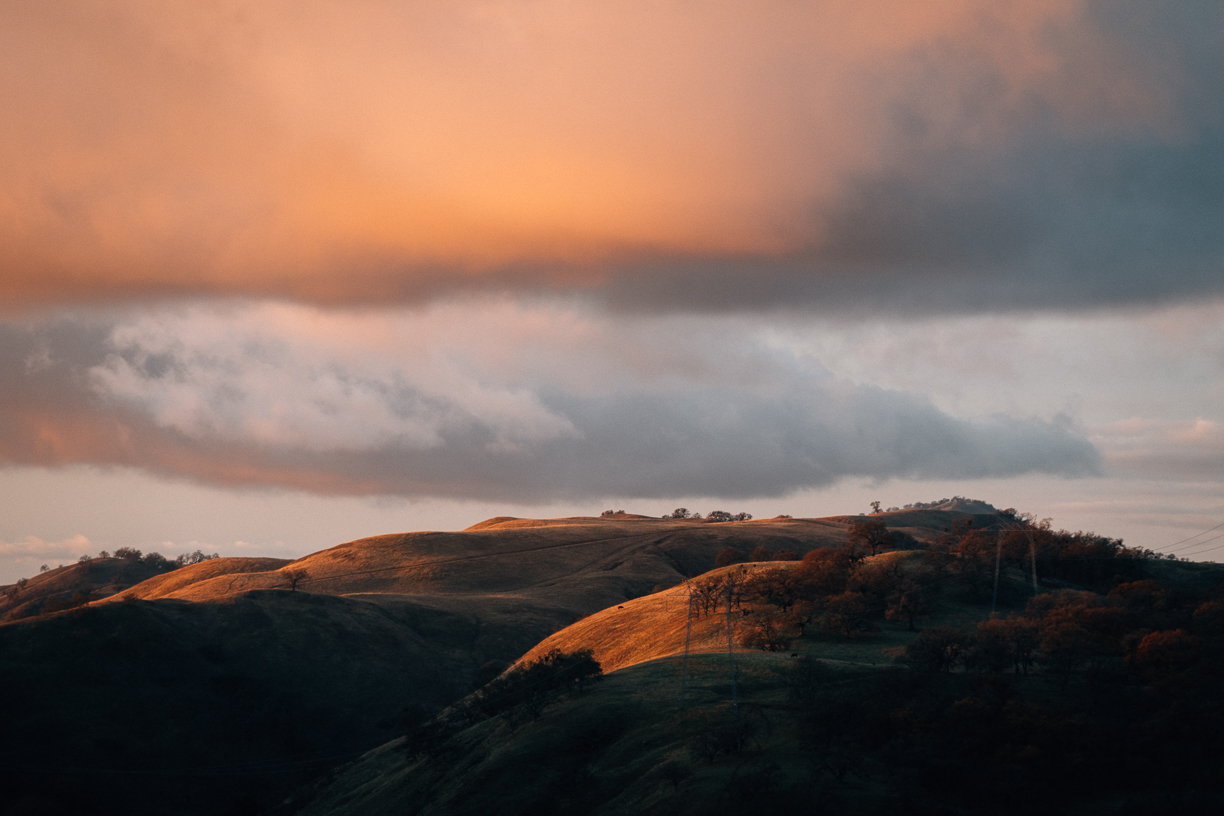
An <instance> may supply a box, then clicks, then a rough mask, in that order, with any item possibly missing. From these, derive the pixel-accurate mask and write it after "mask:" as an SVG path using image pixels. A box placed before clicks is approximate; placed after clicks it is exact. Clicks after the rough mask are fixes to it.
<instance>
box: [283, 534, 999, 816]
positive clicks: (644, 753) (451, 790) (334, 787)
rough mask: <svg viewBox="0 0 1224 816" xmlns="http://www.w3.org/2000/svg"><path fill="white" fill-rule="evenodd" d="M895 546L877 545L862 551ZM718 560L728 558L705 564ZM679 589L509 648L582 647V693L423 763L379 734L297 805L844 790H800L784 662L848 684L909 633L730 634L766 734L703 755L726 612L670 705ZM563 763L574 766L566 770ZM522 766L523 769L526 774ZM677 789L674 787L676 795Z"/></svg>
mask: <svg viewBox="0 0 1224 816" xmlns="http://www.w3.org/2000/svg"><path fill="white" fill-rule="evenodd" d="M904 557H905V555H904V554H903V553H887V554H882V555H880V556H877V557H876V559H875V560H878V561H884V560H888V559H894V558H904ZM793 567H794V564H793V563H784V562H782V563H779V562H770V563H763V564H749V565H743V568H746V569H749V570H758V569H791V568H793ZM727 569H741V565H736V566H732V567H727V568H723V569H719V570H714V571H712V573H711V574H715V575H716V574H718V573H720V572H723V571H725V570H727ZM686 598H687V593H686V591H685V589H684V587H683V586H680V587H675V588H672V589H669V590H665V591H662V592H659V593H655V594H653V595H650V596H648V597H644V598H639V599H635V600H631V601H627V602H626V603H624V604H618V605H617V606H614V607H611V608H609V609H605V610H602V611H600V612H598V613H596V614H593V615H591V616H589V617H587V618H584V619H583V620H580V621H578V622H577V623H575V624H573V625H571V626H569V627H567V628H565V629H563V630H561V631H560V632H557V633H555V634H554V635H552V636H550V637H549V638H546V639H545V640H544V641H542V642H541V643H540V644H539V645H537V646H536V647H535V648H534V649H532V650H531V651H530V652H528V653H527V654H526V655H524V657H523V658H522V660H523V661H526V660H530V659H532V658H533V657H536V656H539V655H541V654H543V653H545V652H546V651H548V650H549V649H551V648H560V649H562V650H563V651H573V650H575V649H580V648H590V649H592V650H593V651H594V653H595V657H596V659H597V660H599V661H600V663H601V665H603V666H604V668H605V671H606V672H609V673H610V674H609V675H608V676H607V677H606V678H605V680H604V681H603V683H601V684H600V685H598V686H596V687H595V689H594V690H593V691H591V692H589V693H588V694H586V695H584V696H582V697H580V698H578V699H575V700H570V701H567V702H564V703H562V704H561V705H559V706H557V707H556V708H555V709H549V710H548V711H547V712H546V713H545V715H544V716H543V717H542V718H541V719H540V720H539V721H538V722H532V723H525V724H523V723H520V724H519V725H518V727H517V728H516V727H512V726H511V724H509V723H507V722H506V721H503V720H501V719H498V720H495V721H492V722H486V723H483V724H480V725H478V726H475V727H474V728H472V729H469V731H468V732H464V733H463V734H462V735H461V736H460V738H459V740H458V742H457V743H456V744H455V746H452V751H451V752H446V753H443V754H441V755H439V757H438V758H435V759H434V760H409V759H408V758H407V757H406V756H405V755H404V754H403V753H402V752H401V751H397V750H395V748H396V746H397V745H399V743H400V741H395V742H393V743H390V744H389V745H386V746H383V747H382V748H380V749H378V750H376V751H373V752H371V753H370V754H368V755H366V756H365V757H363V758H362V759H361V760H360V761H358V762H356V763H353V764H352V765H351V766H349V767H347V768H345V769H344V770H343V771H342V772H341V773H339V774H338V775H337V776H336V778H335V779H334V780H333V781H332V782H331V783H330V784H329V785H326V786H323V787H322V788H320V790H319V791H317V792H316V794H315V798H314V799H313V800H311V801H310V803H309V806H308V807H306V808H305V809H304V810H302V816H355V814H363V816H366V815H367V814H368V816H377V814H384V813H385V814H391V813H397V814H398V813H405V812H408V813H412V812H419V813H421V814H442V813H446V814H452V813H453V814H466V813H473V814H475V813H481V812H491V811H496V812H499V813H511V814H512V813H524V814H527V813H542V812H548V808H549V806H550V805H549V803H550V802H552V801H553V800H554V798H555V796H556V794H557V791H560V792H561V793H560V795H561V796H562V797H565V796H569V795H572V796H576V797H579V798H580V799H582V801H581V802H578V801H577V800H575V802H573V803H572V804H574V806H575V807H579V810H578V811H577V812H583V813H586V812H590V813H609V814H612V813H639V812H640V813H651V812H659V813H664V812H666V813H713V812H723V810H722V808H723V807H724V806H726V808H727V809H728V810H727V812H740V813H742V812H743V811H742V807H743V806H744V804H743V803H728V801H727V798H726V796H725V790H726V788H727V786H728V785H729V784H732V783H733V780H735V779H738V778H739V776H738V775H740V774H748V773H751V772H753V771H754V769H756V770H759V769H760V768H764V767H767V766H769V765H771V764H777V765H778V766H779V768H780V771H779V773H780V775H781V776H780V778H781V779H784V780H786V781H785V782H781V783H778V784H780V785H781V786H782V787H781V788H780V789H779V791H778V793H779V795H780V796H781V797H782V799H784V800H785V801H786V803H787V807H791V808H793V807H797V806H799V805H802V804H803V803H805V802H806V803H809V804H812V803H815V801H816V800H815V799H812V798H811V797H813V796H815V795H816V794H817V793H819V795H820V796H826V797H827V796H833V797H834V798H835V799H844V798H846V797H845V794H846V792H845V791H841V792H835V791H832V790H826V788H827V787H828V786H827V785H826V784H825V782H819V783H818V784H815V786H814V787H813V784H814V783H813V770H812V767H811V766H810V761H809V759H808V758H805V757H804V756H802V754H801V753H800V752H799V751H798V747H797V742H796V740H797V736H796V734H795V733H794V729H793V722H791V719H792V718H791V716H790V715H789V714H788V711H789V710H790V706H789V705H788V703H787V700H786V687H785V686H786V672H787V671H788V670H789V667H790V666H791V665H792V664H793V663H794V660H795V657H794V656H795V655H797V656H800V657H803V656H812V657H816V658H819V659H820V660H821V661H823V662H825V663H826V664H827V665H829V666H832V667H835V668H836V669H837V670H839V671H842V672H847V674H846V677H847V678H848V681H849V682H854V680H853V678H854V677H856V676H859V673H863V672H867V673H870V672H872V671H873V670H877V669H879V668H882V667H887V666H892V665H893V664H894V656H895V655H896V654H897V653H898V652H899V651H900V650H901V649H903V648H904V646H905V645H907V644H908V643H909V642H910V641H911V640H912V639H913V638H914V637H916V635H917V633H915V632H909V631H907V629H906V627H905V626H904V625H903V624H899V623H889V622H884V623H883V624H882V625H881V628H880V631H879V632H877V633H874V634H870V635H865V636H860V637H856V638H854V639H850V640H846V639H845V638H842V637H840V636H837V635H829V634H823V633H820V632H814V631H809V633H808V634H807V635H806V636H805V637H803V638H799V639H796V640H795V641H794V642H793V643H792V644H791V647H790V648H789V649H788V650H786V651H785V652H781V653H776V654H769V653H764V652H759V651H747V650H744V649H743V648H742V647H740V646H739V645H738V643H736V644H735V646H734V661H735V664H736V667H737V678H738V685H737V691H738V693H739V697H740V701H741V703H742V704H743V705H744V706H745V710H746V711H750V712H753V713H752V716H755V717H759V718H761V728H762V729H763V731H762V734H764V733H766V732H767V733H768V737H767V738H766V737H764V736H761V737H760V738H761V739H763V740H764V743H763V745H762V746H760V747H759V750H754V751H753V752H751V754H750V755H749V756H748V757H746V758H745V759H744V760H736V761H734V762H729V761H719V762H715V763H714V764H712V765H706V764H704V763H703V762H701V761H699V760H698V759H696V758H695V755H694V753H693V750H692V742H693V738H694V734H695V733H697V732H698V731H700V729H702V728H705V727H707V726H708V725H709V718H711V717H714V718H719V717H723V716H724V715H726V716H729V715H728V714H727V711H726V710H725V709H726V707H727V704H728V703H729V701H730V698H731V683H730V679H729V678H730V659H731V658H730V657H729V656H728V653H727V650H728V647H727V631H726V624H727V618H726V615H725V614H724V613H719V614H714V615H709V616H705V617H700V616H697V617H694V620H693V632H692V641H691V645H690V658H689V665H688V688H687V691H686V696H687V703H688V705H687V709H688V710H687V711H686V712H683V713H682V712H680V711H679V710H678V702H679V691H680V677H681V672H682V663H683V661H682V657H681V656H682V655H683V652H684V642H685V625H686V618H687V601H686ZM989 611H990V610H989V606H988V605H987V606H983V605H981V604H975V603H969V602H964V601H961V600H957V599H951V598H948V599H945V601H944V602H943V603H942V604H941V605H940V609H939V610H938V612H937V613H936V614H935V615H933V616H931V617H930V618H927V619H926V620H924V621H923V625H925V626H930V625H937V624H942V623H947V624H951V625H956V626H961V627H965V626H969V625H971V622H973V621H976V620H980V619H982V618H984V617H986V616H988V615H989ZM1003 611H1008V610H1006V609H1005V610H1003ZM738 617H739V615H738V613H736V614H735V615H733V616H732V622H733V625H734V622H735V621H736V619H737V618H738ZM571 762H574V763H579V765H580V766H581V767H578V768H569V767H567V766H568V763H571ZM668 763H671V764H674V765H678V766H679V767H681V768H682V769H683V770H684V771H685V772H686V773H688V774H690V775H689V776H687V777H686V778H685V780H684V781H683V782H682V783H681V784H680V786H679V788H673V787H672V786H671V784H670V783H668V782H666V781H665V780H663V778H662V776H661V770H660V769H661V768H662V766H663V765H665V764H668ZM528 768H532V769H534V770H532V771H531V772H530V773H527V769H528ZM544 769H547V771H546V772H545V770H544ZM735 784H739V783H735ZM583 787H585V788H586V792H585V793H583V792H582V790H580V789H581V788H583ZM567 792H568V793H567ZM679 792H683V794H684V795H683V796H676V795H675V794H677V793H679ZM853 794H854V795H853V796H851V797H850V798H851V799H853V800H855V801H859V800H862V801H865V802H867V803H868V804H871V803H876V802H877V801H878V800H879V798H880V797H881V796H882V795H883V791H881V790H875V789H870V790H856V791H854V792H853ZM601 797H602V798H601ZM605 799H606V801H604V800H605ZM597 802H602V803H603V804H599V805H598V806H597V805H596V803H597ZM758 804H760V803H759V802H758ZM860 804H861V802H860ZM873 806H874V805H873ZM847 807H850V805H847ZM414 808H421V809H420V810H419V811H418V810H414ZM737 809H738V810H737ZM851 810H853V808H852V807H851Z"/></svg>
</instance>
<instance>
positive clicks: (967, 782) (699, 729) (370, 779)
mask: <svg viewBox="0 0 1224 816" xmlns="http://www.w3.org/2000/svg"><path fill="white" fill-rule="evenodd" d="M973 541H975V539H974V537H973V536H969V535H966V536H963V537H962V539H961V542H960V543H965V542H973ZM1099 541H1108V540H1106V539H1100V540H1099ZM1083 544H1084V539H1083V536H1082V534H1067V533H1056V534H1050V536H1049V537H1048V539H1047V540H1046V541H1045V542H1044V544H1043V549H1044V550H1045V557H1046V558H1047V561H1046V562H1045V563H1044V565H1043V570H1048V574H1049V575H1050V576H1051V577H1050V578H1049V579H1048V581H1047V582H1046V583H1045V585H1044V586H1043V587H1042V591H1041V594H1039V595H1037V596H1032V595H1031V587H1029V586H1028V585H1027V583H1026V580H1025V575H1024V573H1023V571H1022V570H1020V569H1018V568H1017V567H1016V566H1015V565H1014V564H1011V565H1007V566H1006V568H1005V570H1004V575H1003V583H1004V584H1005V590H1006V591H1003V592H1001V593H1000V595H1001V597H1002V598H1004V599H1005V602H1004V603H1003V604H1001V607H1000V609H1001V612H1002V614H1003V616H1002V617H997V618H993V619H992V617H991V614H990V613H991V607H992V602H991V596H990V594H989V593H987V594H985V595H983V594H982V593H981V592H980V591H979V590H978V588H977V584H976V579H975V578H974V572H973V571H972V570H969V569H966V568H965V559H967V558H970V557H972V556H971V553H972V550H971V549H964V548H961V549H960V550H959V552H958V551H955V550H954V551H952V552H949V553H946V554H942V553H940V552H939V551H937V550H933V551H927V552H915V553H889V554H886V555H884V556H878V557H876V558H874V559H867V560H866V561H864V562H862V565H861V566H860V567H858V568H856V569H855V570H853V571H852V574H851V581H852V583H851V584H850V586H851V587H852V588H853V587H854V586H855V584H854V583H853V582H854V581H856V580H857V581H858V588H857V589H853V591H852V593H851V594H855V595H858V594H861V595H863V596H864V597H866V598H868V599H870V598H872V597H876V598H880V599H887V598H888V597H890V596H889V595H888V592H889V591H888V590H887V588H886V587H883V586H882V585H881V584H880V583H879V581H877V580H876V579H877V578H887V579H888V580H890V581H893V582H894V585H895V586H900V587H904V586H907V581H913V579H917V578H921V579H922V581H923V583H922V584H921V586H922V587H925V588H927V589H931V588H935V587H938V588H939V592H938V595H937V596H936V603H934V604H933V605H932V606H930V607H929V608H928V609H927V610H926V614H925V616H924V619H923V622H922V626H921V627H919V630H918V631H911V630H910V627H908V626H907V625H906V623H905V622H904V621H903V620H887V619H882V618H881V612H882V611H883V609H884V608H885V607H884V606H880V607H876V608H875V611H874V612H873V613H872V617H873V618H874V623H873V624H872V625H871V626H868V627H865V628H862V629H859V630H856V631H855V632H853V633H851V635H850V636H847V635H846V634H844V633H841V632H839V631H838V630H839V628H840V627H839V626H834V627H825V626H823V625H821V626H819V627H817V626H812V627H810V628H808V629H807V630H806V631H805V632H804V633H803V634H801V635H798V636H792V638H791V640H790V642H789V643H788V645H787V648H786V649H785V650H783V651H780V652H766V651H758V650H751V649H748V650H745V649H744V648H743V645H742V641H741V639H740V637H739V636H738V635H740V634H742V633H743V632H745V631H746V630H747V629H748V628H749V627H751V625H752V624H751V622H752V620H753V618H755V617H757V616H760V615H762V614H768V606H769V604H768V603H764V604H763V602H762V601H761V600H760V599H759V598H758V599H757V600H755V601H753V600H751V599H748V598H746V599H745V602H744V604H743V606H742V607H733V609H732V610H726V609H725V608H724V609H723V610H714V611H713V612H714V613H713V614H708V615H704V616H699V617H697V618H696V619H695V621H694V629H693V637H692V646H693V648H692V649H691V653H690V655H689V656H688V658H687V660H685V659H683V658H682V657H681V656H680V655H681V654H682V653H683V644H684V624H685V621H686V618H687V611H688V604H687V597H686V593H684V592H683V590H682V589H670V590H666V591H663V592H660V593H656V594H655V595H652V596H649V597H646V598H640V599H636V600H632V601H628V602H626V603H624V604H618V605H617V607H614V608H610V609H607V610H603V611H602V612H600V613H597V614H595V615H592V616H590V617H588V618H586V619H584V620H582V621H579V622H578V623H576V624H574V625H572V626H570V627H567V628H566V629H565V630H562V631H561V632H558V633H556V634H554V635H553V636H551V637H550V638H548V639H546V640H545V641H544V642H543V643H541V644H540V645H539V646H537V647H536V648H535V649H533V650H532V651H531V652H529V653H528V654H527V655H525V656H524V657H523V658H522V660H521V661H520V666H524V667H536V668H538V667H541V666H545V665H547V662H548V659H549V658H548V657H547V656H548V655H549V653H550V652H553V650H556V649H559V650H562V651H576V650H579V649H590V650H591V651H592V652H593V653H594V655H595V657H596V658H597V659H599V660H600V661H601V662H605V668H606V669H608V670H609V674H608V675H607V676H606V677H605V678H604V680H603V682H602V683H596V684H593V685H588V686H587V688H586V690H585V691H579V689H578V688H574V689H573V690H571V691H570V692H568V693H566V692H565V691H563V690H561V689H563V688H564V685H565V684H564V683H563V682H562V686H561V687H560V689H559V690H558V691H557V692H555V693H554V696H553V697H552V698H551V699H552V703H551V705H542V706H541V705H539V704H531V703H529V702H524V703H521V704H518V705H513V703H514V701H515V700H516V699H519V698H516V697H513V696H508V695H509V694H510V693H511V692H510V691H506V690H505V689H509V690H511V691H512V690H513V689H514V688H515V685H514V682H515V681H514V680H513V677H514V675H513V674H508V675H506V678H507V679H506V681H505V682H504V683H503V684H502V685H501V686H490V687H489V688H497V689H499V690H498V691H496V692H490V693H494V694H495V696H493V697H491V698H490V697H489V696H488V694H489V693H484V692H482V693H478V694H476V695H473V696H472V697H470V698H468V699H467V700H465V701H463V702H461V703H459V704H456V705H455V706H452V707H451V708H450V709H449V710H448V711H447V712H445V713H444V714H443V715H442V716H441V717H440V718H438V719H437V720H435V721H433V722H431V723H429V724H427V726H426V727H423V728H418V729H415V730H413V731H411V732H409V734H408V735H407V736H406V737H403V738H400V739H397V740H393V741H391V742H389V743H387V744H385V745H384V746H382V747H380V748H379V749H377V750H375V751H371V752H369V753H368V754H366V755H365V756H363V757H362V758H361V759H360V760H358V761H355V762H353V763H351V764H349V765H347V766H345V767H343V768H340V769H338V770H337V771H336V772H335V773H334V774H333V775H331V776H329V777H327V778H325V779H322V780H320V781H319V782H318V783H317V784H316V785H315V786H313V787H312V788H310V789H306V790H303V791H302V792H300V793H299V795H298V796H296V797H295V798H294V801H292V802H290V803H288V804H287V805H286V807H285V808H284V812H285V813H298V814H301V816H353V815H355V814H362V816H381V814H392V813H395V814H405V813H407V814H421V815H422V816H424V815H425V814H429V815H430V816H440V815H441V814H476V813H488V812H497V813H502V814H535V813H573V814H609V815H610V814H631V813H632V814H637V813H645V814H690V813H692V814H699V813H700V814H721V813H728V814H730V813H734V814H743V813H756V812H806V811H810V810H815V809H817V808H820V809H830V810H832V812H837V813H881V812H929V813H974V812H996V813H1013V812H1015V813H1020V812H1029V811H1031V809H1032V807H1033V801H1032V797H1031V796H1029V795H1027V792H1034V791H1039V792H1040V794H1039V795H1040V800H1041V801H1040V805H1041V809H1042V811H1043V812H1048V813H1055V814H1073V813H1074V814H1080V813H1146V812H1171V811H1174V810H1175V811H1177V812H1182V813H1196V814H1197V813H1204V814H1205V813H1216V812H1219V810H1220V808H1221V807H1222V806H1224V779H1221V778H1220V777H1219V775H1218V767H1219V766H1218V760H1219V757H1220V756H1221V755H1224V738H1222V737H1221V736H1220V734H1221V733H1222V730H1224V729H1222V726H1224V694H1222V693H1221V692H1220V690H1219V688H1218V683H1217V680H1216V678H1217V676H1218V671H1219V670H1220V669H1221V668H1224V665H1222V664H1221V660H1222V658H1221V655H1222V654H1224V584H1222V583H1221V579H1222V578H1224V571H1222V570H1221V568H1219V567H1217V566H1214V565H1199V564H1187V563H1177V562H1169V561H1163V560H1154V559H1150V558H1143V557H1142V556H1137V555H1135V554H1134V553H1129V552H1126V551H1124V550H1116V551H1115V553H1114V555H1113V556H1109V558H1112V559H1115V560H1118V561H1119V562H1127V563H1129V562H1131V561H1135V560H1136V559H1138V563H1137V565H1135V564H1132V565H1129V566H1128V568H1126V569H1119V570H1115V571H1114V572H1113V576H1114V577H1112V578H1110V579H1109V580H1108V582H1107V585H1104V586H1102V585H1100V584H1099V583H1097V582H1098V577H1097V576H1098V573H1095V572H1094V573H1090V574H1089V576H1088V577H1089V578H1090V579H1091V580H1092V581H1093V585H1094V586H1095V587H1096V588H1095V589H1092V588H1085V587H1083V586H1079V587H1077V586H1075V585H1069V584H1068V582H1067V581H1065V580H1063V579H1059V578H1056V577H1054V576H1055V575H1057V574H1059V572H1058V569H1057V566H1058V565H1057V563H1056V562H1057V560H1058V559H1066V560H1068V561H1069V562H1070V563H1072V564H1074V563H1076V561H1077V559H1079V558H1081V556H1079V555H1077V553H1078V552H1080V551H1082V545H1083ZM1051 550H1053V552H1051ZM1101 557H1105V556H1101ZM1134 566H1137V567H1138V568H1139V569H1138V572H1136V571H1135V570H1134V569H1131V568H1130V567H1134ZM795 569H797V567H796V565H794V564H793V563H770V564H755V565H747V566H742V567H741V566H732V567H728V568H724V569H721V570H717V571H715V572H713V573H711V574H709V575H706V576H702V580H717V579H720V578H725V577H727V576H732V575H735V574H737V573H742V572H744V571H746V572H747V573H749V574H764V573H769V572H787V571H793V570H795ZM859 573H870V574H864V575H862V576H861V577H860V578H858V579H855V578H854V575H855V574H859ZM1043 574H1045V573H1043ZM873 575H874V577H872V576H873ZM908 585H909V586H916V585H915V584H912V583H911V584H908ZM907 591H912V590H907ZM821 608H822V609H823V610H824V614H825V615H828V614H829V613H830V611H831V610H835V609H836V608H837V607H835V605H830V604H828V603H824V604H823V605H822V607H821ZM728 611H730V612H731V614H730V615H728V614H727V613H728ZM728 622H731V623H732V624H733V625H734V626H735V627H736V630H737V631H736V636H735V637H733V640H732V642H733V643H734V656H733V659H734V663H732V655H730V654H728V642H727V631H726V628H725V627H726V626H727V624H728ZM1008 633H1011V634H1008ZM1026 633H1027V634H1026ZM1009 638H1020V640H1016V641H1015V642H1016V643H1022V642H1023V643H1028V644H1029V645H1028V646H1026V647H1025V648H1026V649H1028V650H1030V651H1027V652H1024V653H1021V652H1013V651H1011V646H1009V645H1008V644H1010V643H1012V641H1011V640H1009ZM932 645H933V646H934V648H932ZM1000 649H1002V651H1000ZM898 660H901V661H902V663H901V664H900V665H899V664H898V663H897V661H898ZM1013 664H1014V665H1013ZM559 665H563V664H559ZM1021 669H1023V671H1021ZM532 670H533V671H534V668H532ZM561 671H564V670H561ZM525 676H526V675H525ZM530 676H532V677H534V676H535V675H530ZM554 676H555V677H557V678H558V680H561V681H563V679H564V678H563V677H562V676H561V675H560V674H559V673H558V674H556V675H554ZM520 682H521V681H520ZM532 682H535V683H539V682H542V680H535V681H532ZM681 689H683V692H682V691H681ZM527 690H528V691H530V689H527ZM496 695H501V697H498V696H496ZM682 695H683V696H682ZM499 699H508V700H509V702H508V703H502V704H498V700H499ZM523 699H525V700H528V701H529V700H531V699H533V698H532V697H531V696H527V697H524V698H523ZM682 701H683V704H682ZM490 703H492V705H490ZM533 705H534V707H533ZM1157 746H1158V747H1159V748H1158V750H1150V749H1152V748H1156V747H1157ZM1145 749H1147V750H1145Z"/></svg>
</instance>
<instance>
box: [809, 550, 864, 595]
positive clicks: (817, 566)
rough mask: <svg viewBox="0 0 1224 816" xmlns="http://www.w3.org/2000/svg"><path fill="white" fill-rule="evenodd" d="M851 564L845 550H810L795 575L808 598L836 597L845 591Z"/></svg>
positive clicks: (851, 567)
mask: <svg viewBox="0 0 1224 816" xmlns="http://www.w3.org/2000/svg"><path fill="white" fill-rule="evenodd" d="M852 569H853V562H852V561H851V559H850V557H849V553H848V552H847V551H846V550H845V549H837V550H835V549H830V548H825V549H819V550H812V551H811V552H809V553H808V554H807V555H805V556H803V560H802V561H800V562H799V566H797V567H795V573H796V575H797V577H798V578H799V580H800V581H801V582H803V584H804V585H805V586H806V587H807V594H808V595H809V596H815V595H836V594H838V593H840V592H844V591H845V590H846V584H847V582H848V581H849V580H850V572H851V570H852Z"/></svg>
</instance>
